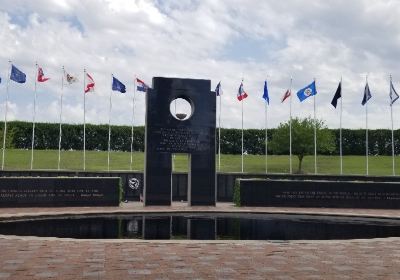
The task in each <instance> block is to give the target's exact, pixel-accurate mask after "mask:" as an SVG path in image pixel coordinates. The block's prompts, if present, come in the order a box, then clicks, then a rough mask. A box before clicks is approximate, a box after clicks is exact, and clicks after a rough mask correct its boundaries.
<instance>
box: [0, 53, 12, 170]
mask: <svg viewBox="0 0 400 280" xmlns="http://www.w3.org/2000/svg"><path fill="white" fill-rule="evenodd" d="M8 63H9V69H10V71H9V74H8V79H7V87H6V103H5V104H4V107H5V108H4V131H3V156H2V158H1V170H4V160H5V156H6V155H5V151H6V137H7V111H8V98H9V87H10V76H11V60H9V61H8Z"/></svg>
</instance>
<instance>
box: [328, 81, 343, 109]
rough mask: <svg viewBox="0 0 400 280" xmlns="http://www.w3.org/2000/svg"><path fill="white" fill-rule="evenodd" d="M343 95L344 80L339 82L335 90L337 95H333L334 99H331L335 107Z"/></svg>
mask: <svg viewBox="0 0 400 280" xmlns="http://www.w3.org/2000/svg"><path fill="white" fill-rule="evenodd" d="M341 97H342V82H340V83H339V85H338V88H337V90H336V92H335V95H334V96H333V99H332V101H331V104H332V106H333V107H335V108H336V106H337V101H338V99H339V98H341Z"/></svg>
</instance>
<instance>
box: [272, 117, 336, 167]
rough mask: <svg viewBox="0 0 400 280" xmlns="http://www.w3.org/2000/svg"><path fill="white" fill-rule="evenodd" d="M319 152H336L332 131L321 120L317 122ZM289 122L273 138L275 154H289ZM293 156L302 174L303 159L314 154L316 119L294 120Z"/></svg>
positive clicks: (279, 127) (282, 124) (281, 125)
mask: <svg viewBox="0 0 400 280" xmlns="http://www.w3.org/2000/svg"><path fill="white" fill-rule="evenodd" d="M315 123H316V128H317V152H318V153H326V152H328V153H332V152H333V151H334V150H335V138H334V134H333V133H332V131H330V130H328V128H327V127H326V126H325V125H324V122H323V121H321V120H316V121H315ZM289 125H290V124H289V121H288V122H286V123H281V124H280V125H279V126H278V128H277V129H276V131H275V133H274V135H273V136H272V141H271V143H270V146H271V149H272V151H273V152H274V153H275V154H288V153H289ZM292 154H294V155H297V157H298V159H299V166H298V170H297V172H298V173H301V172H302V170H301V167H302V162H303V158H304V156H306V155H313V154H314V119H311V118H310V117H308V118H305V119H300V118H293V119H292Z"/></svg>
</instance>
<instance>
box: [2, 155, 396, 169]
mask: <svg viewBox="0 0 400 280" xmlns="http://www.w3.org/2000/svg"><path fill="white" fill-rule="evenodd" d="M143 159H144V154H143V153H139V152H138V153H134V154H133V169H134V170H143ZM292 159H293V171H296V170H297V165H298V160H297V157H296V156H293V158H292ZM30 160H31V151H30V150H17V149H10V150H6V153H5V169H7V170H16V169H22V170H24V169H30ZM57 160H58V151H56V150H35V151H34V164H33V169H57ZM217 161H218V158H217ZM303 161H304V162H303V171H304V172H306V173H314V157H313V156H307V157H305V158H304V160H303ZM339 164H340V162H339V157H338V156H318V173H319V174H339V173H340V165H339ZM187 167H188V156H187V155H183V154H178V155H176V157H175V159H174V170H175V171H186V170H187ZM396 167H397V168H396V174H400V160H399V159H398V158H397V157H396ZM61 169H64V170H82V169H83V152H82V151H62V153H61ZM365 169H366V163H365V157H364V156H344V157H343V173H344V174H365ZM86 170H91V171H95V170H100V171H101V170H107V152H104V151H101V152H98V151H87V152H86ZM110 170H130V153H129V152H112V153H111V156H110ZM221 171H222V172H240V171H241V157H240V155H221ZM244 171H245V172H249V173H265V156H261V155H246V156H245V157H244ZM268 172H269V173H288V172H289V157H288V156H268ZM369 174H370V175H392V158H391V157H390V156H370V157H369Z"/></svg>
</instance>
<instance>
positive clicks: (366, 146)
mask: <svg viewBox="0 0 400 280" xmlns="http://www.w3.org/2000/svg"><path fill="white" fill-rule="evenodd" d="M365 81H366V84H368V75H367V76H366V77H365ZM368 88H369V87H368ZM364 94H365V93H364ZM365 156H366V171H367V172H366V173H367V176H368V171H369V170H368V95H366V103H365Z"/></svg>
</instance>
